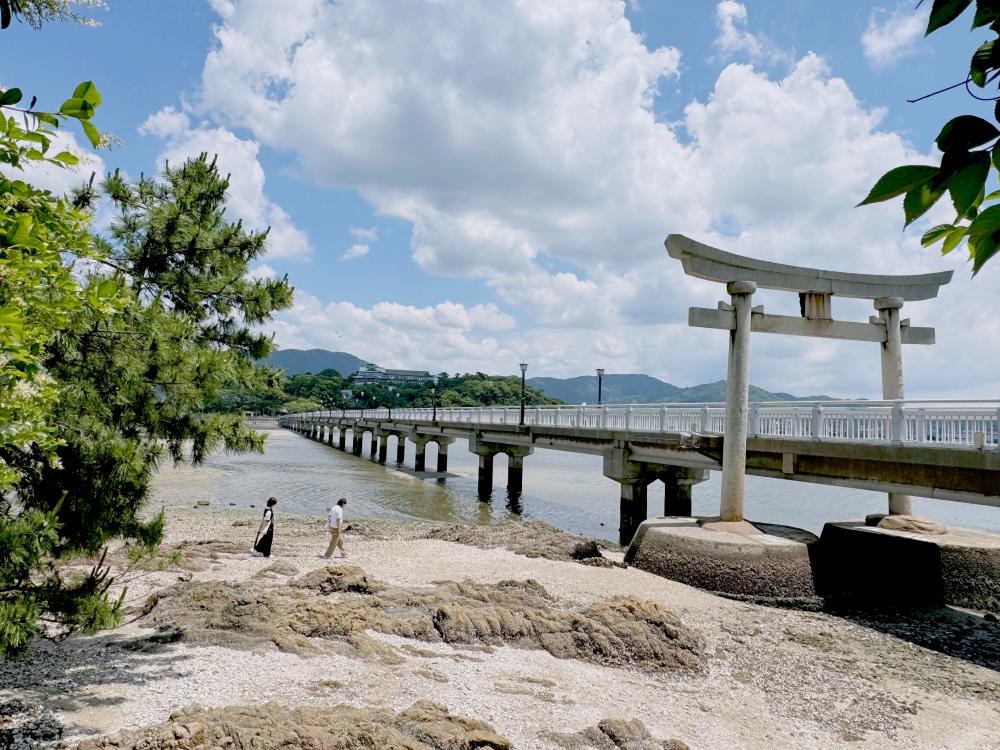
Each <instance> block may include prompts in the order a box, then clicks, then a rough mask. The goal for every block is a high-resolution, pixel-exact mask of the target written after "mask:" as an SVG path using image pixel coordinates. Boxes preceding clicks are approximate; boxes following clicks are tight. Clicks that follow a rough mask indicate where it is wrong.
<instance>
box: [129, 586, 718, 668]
mask: <svg viewBox="0 0 1000 750" xmlns="http://www.w3.org/2000/svg"><path fill="white" fill-rule="evenodd" d="M328 591H329V592H333V591H336V592H339V593H340V595H339V596H337V597H335V598H328V597H325V596H319V595H318V594H320V593H325V592H328ZM367 592H373V593H367ZM146 621H147V622H148V623H149V624H150V625H152V626H160V627H164V626H167V625H173V626H177V627H179V628H180V629H182V631H183V632H184V638H185V639H187V640H190V641H193V642H201V643H211V644H218V645H225V646H230V647H237V648H255V647H258V646H261V645H265V644H267V643H271V644H274V645H275V646H277V647H278V648H279V649H281V650H283V651H291V652H296V653H303V652H308V651H313V650H315V649H316V647H317V645H318V644H319V642H320V641H322V640H334V641H339V642H341V643H344V644H348V645H351V646H353V647H354V648H355V649H356V650H357V651H358V652H360V654H361V655H377V656H379V657H380V658H388V657H389V656H390V654H388V653H387V652H389V651H391V650H392V648H391V647H390V646H388V645H384V644H383V645H382V646H380V647H378V648H376V644H375V642H374V641H373V640H372V639H371V637H370V636H367V635H366V631H375V632H378V633H385V634H390V635H397V636H402V637H406V638H414V639H417V640H422V641H427V642H439V643H440V642H445V643H448V644H452V645H473V644H475V645H480V644H484V645H488V646H502V645H509V646H515V647H518V648H527V649H544V650H546V651H548V652H549V653H551V654H552V655H553V656H556V657H558V658H562V659H581V660H584V661H589V662H594V663H598V664H606V665H609V666H637V667H642V668H645V669H652V670H677V669H697V668H699V666H700V665H701V660H702V651H703V643H702V639H701V638H700V636H698V634H697V633H695V632H694V631H692V630H691V629H689V628H687V627H686V626H684V625H683V624H682V623H681V622H680V620H679V618H678V617H677V616H676V615H675V614H674V613H673V612H671V611H670V610H668V609H666V608H665V607H663V606H661V605H659V604H657V603H655V602H649V601H643V600H640V599H636V598H634V597H617V598H613V599H608V600H605V601H600V602H596V603H593V604H589V605H586V606H577V605H569V604H564V603H561V602H559V601H557V600H555V599H554V598H553V597H552V596H551V595H550V594H549V593H548V592H547V591H546V590H545V588H544V587H543V586H542V585H541V584H539V583H538V582H537V581H534V580H530V579H529V580H526V581H512V580H507V581H500V582H498V583H495V584H485V583H477V582H474V581H468V580H466V581H448V582H443V583H438V584H435V585H434V586H431V587H412V588H408V587H395V586H390V585H388V584H385V583H383V582H381V581H377V580H374V579H369V578H368V577H367V576H365V575H364V572H363V571H362V570H361V569H360V568H357V567H356V566H331V567H326V568H321V569H319V570H318V571H315V573H313V574H307V575H305V576H303V577H301V578H299V579H296V582H293V585H292V586H277V585H263V584H261V583H258V582H252V583H251V582H244V583H233V582H225V581H197V582H192V581H187V582H182V583H177V584H175V585H173V586H171V587H169V588H167V589H164V590H163V591H161V592H158V593H157V594H156V595H155V596H154V597H152V598H151V599H150V601H149V602H148V603H147V606H146Z"/></svg>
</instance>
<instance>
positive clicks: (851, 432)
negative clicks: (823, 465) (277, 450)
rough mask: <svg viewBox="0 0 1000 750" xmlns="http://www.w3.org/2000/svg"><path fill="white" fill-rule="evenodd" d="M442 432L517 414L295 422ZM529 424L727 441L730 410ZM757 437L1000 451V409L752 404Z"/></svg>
mask: <svg viewBox="0 0 1000 750" xmlns="http://www.w3.org/2000/svg"><path fill="white" fill-rule="evenodd" d="M296 417H299V418H301V417H322V418H326V417H348V418H352V419H358V418H364V419H369V420H372V419H374V420H389V419H391V420H393V421H402V422H407V421H419V422H430V421H432V419H436V421H437V422H438V423H443V424H468V425H491V424H504V425H516V424H519V422H520V418H521V410H520V407H519V406H505V407H486V406H484V407H450V406H449V407H438V408H437V409H436V410H435V409H408V408H407V409H395V408H394V409H387V408H384V407H383V408H378V409H363V410H362V409H348V410H346V411H342V410H339V409H337V410H333V411H328V412H327V411H323V412H309V413H305V414H293V415H289V416H288V417H285V418H284V420H289V419H294V418H296ZM524 423H525V425H528V426H537V427H572V428H576V429H591V430H626V431H630V432H651V433H657V432H692V433H702V434H724V433H725V404H719V403H713V404H629V405H612V404H609V405H603V406H590V405H587V406H527V407H525V410H524ZM749 433H750V435H751V436H754V437H797V438H812V439H815V440H837V441H846V442H865V443H916V444H928V445H968V446H977V447H990V448H997V447H998V445H1000V400H997V401H791V402H784V401H783V402H773V401H772V402H757V403H751V404H750V425H749Z"/></svg>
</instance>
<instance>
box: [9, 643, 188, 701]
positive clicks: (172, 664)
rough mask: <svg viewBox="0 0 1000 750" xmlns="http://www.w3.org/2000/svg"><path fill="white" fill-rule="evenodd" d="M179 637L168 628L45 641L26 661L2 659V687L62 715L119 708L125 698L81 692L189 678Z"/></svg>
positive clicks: (36, 646)
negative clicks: (178, 647)
mask: <svg viewBox="0 0 1000 750" xmlns="http://www.w3.org/2000/svg"><path fill="white" fill-rule="evenodd" d="M179 635H180V634H179V632H178V631H175V630H174V629H167V628H164V629H162V630H159V631H156V632H153V633H150V634H147V635H143V636H125V635H122V634H119V633H108V634H105V635H98V636H86V637H79V638H71V639H69V640H67V641H64V642H62V643H57V644H55V643H49V642H46V641H41V642H38V643H36V644H35V645H34V646H33V647H32V648H31V649H30V650H29V651H28V653H27V654H25V656H24V657H23V658H20V659H13V660H7V661H0V685H2V686H3V687H4V689H6V690H10V691H14V692H17V693H18V694H20V695H22V696H25V697H28V698H29V699H30V700H38V701H41V702H42V704H43V705H45V706H46V707H47V708H50V709H58V710H61V711H74V710H77V709H81V708H88V707H91V708H96V707H101V706H113V705H117V704H119V703H122V702H123V701H124V699H123V698H119V697H115V698H101V697H98V696H95V695H88V694H87V691H83V690H81V688H90V687H94V686H98V685H129V686H136V687H139V686H142V685H146V684H147V683H151V682H156V681H158V680H160V679H162V678H163V677H165V676H180V677H187V676H190V672H189V670H187V669H184V668H183V663H184V661H185V657H184V655H182V654H178V653H175V648H176V647H175V646H174V645H172V644H173V643H174V642H175V641H176V640H177V639H178V637H179Z"/></svg>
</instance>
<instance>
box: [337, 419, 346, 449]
mask: <svg viewBox="0 0 1000 750" xmlns="http://www.w3.org/2000/svg"><path fill="white" fill-rule="evenodd" d="M337 447H338V448H340V450H342V451H344V452H345V453H346V452H347V428H346V427H344V425H342V424H341V425H338V426H337Z"/></svg>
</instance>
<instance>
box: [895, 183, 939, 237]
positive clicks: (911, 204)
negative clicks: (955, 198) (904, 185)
mask: <svg viewBox="0 0 1000 750" xmlns="http://www.w3.org/2000/svg"><path fill="white" fill-rule="evenodd" d="M944 191H945V188H944V185H937V184H934V185H932V184H929V183H928V184H924V185H919V186H917V187H915V188H914V189H913V190H911V191H910V192H908V193H907V194H906V197H905V198H903V213H904V214H906V224H904V226H907V227H908V226H910V224H912V223H913V222H914V221H916V220H917V219H919V218H920V217H921V216H923V215H924V214H925V213H927V211H928V210H929V209H930V207H931V206H933V205H934V204H935V203H937V202H938V199H939V198H940V197H941V196H942V195H944Z"/></svg>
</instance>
